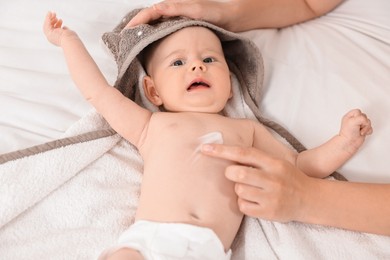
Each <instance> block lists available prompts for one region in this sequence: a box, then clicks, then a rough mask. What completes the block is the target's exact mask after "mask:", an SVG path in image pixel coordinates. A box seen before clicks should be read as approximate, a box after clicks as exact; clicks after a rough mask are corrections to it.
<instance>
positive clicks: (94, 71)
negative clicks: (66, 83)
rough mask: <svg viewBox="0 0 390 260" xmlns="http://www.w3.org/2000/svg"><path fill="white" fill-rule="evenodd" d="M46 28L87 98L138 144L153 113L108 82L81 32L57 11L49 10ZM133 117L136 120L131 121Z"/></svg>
mask: <svg viewBox="0 0 390 260" xmlns="http://www.w3.org/2000/svg"><path fill="white" fill-rule="evenodd" d="M43 29H44V33H45V35H46V37H47V39H48V40H49V42H51V43H52V44H54V45H56V46H59V47H61V48H62V50H63V52H64V56H65V59H66V62H67V65H68V69H69V72H70V74H71V77H72V79H73V81H74V82H75V84H76V86H77V87H78V88H79V90H80V91H81V93H82V94H83V96H84V97H85V99H87V100H88V101H89V102H90V103H91V104H92V105H93V106H94V107H95V108H96V110H97V111H98V112H99V113H100V114H101V115H102V116H103V117H104V118H105V119H106V120H107V121H108V123H109V124H110V125H111V127H112V128H114V129H115V130H116V131H117V132H118V133H119V134H120V135H122V136H123V137H124V138H126V139H128V140H129V141H130V142H131V143H133V144H135V145H137V146H138V141H139V139H140V136H141V133H142V131H143V129H144V127H145V126H146V124H147V123H148V121H149V119H150V116H151V113H150V112H149V111H148V110H146V109H143V108H142V107H140V106H138V105H137V104H135V103H134V102H133V101H131V100H130V99H128V98H126V97H125V96H123V95H122V93H120V91H118V90H117V89H115V88H114V87H112V86H110V85H109V84H108V82H107V80H106V79H105V78H104V76H103V74H102V73H101V71H100V70H99V68H98V66H97V65H96V63H95V62H94V60H93V59H92V57H91V56H90V54H89V53H88V51H87V50H86V48H85V46H84V44H83V43H82V42H81V40H80V39H79V37H78V35H77V34H76V33H75V32H73V31H71V30H69V29H68V28H66V27H62V20H61V19H58V18H57V17H56V15H55V14H54V13H51V12H49V13H48V14H47V16H46V19H45V23H44V27H43ZM130 120H131V121H133V122H134V123H132V124H129V121H130ZM130 127H131V128H130Z"/></svg>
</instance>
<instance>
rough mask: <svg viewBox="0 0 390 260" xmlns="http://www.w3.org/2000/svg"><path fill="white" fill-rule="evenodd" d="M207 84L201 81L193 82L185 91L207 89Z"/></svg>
mask: <svg viewBox="0 0 390 260" xmlns="http://www.w3.org/2000/svg"><path fill="white" fill-rule="evenodd" d="M209 87H210V86H209V84H207V83H205V82H203V81H196V82H193V83H192V84H191V85H190V86H189V87H188V88H187V91H191V90H194V89H199V88H209Z"/></svg>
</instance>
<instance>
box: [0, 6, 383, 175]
mask: <svg viewBox="0 0 390 260" xmlns="http://www.w3.org/2000/svg"><path fill="white" fill-rule="evenodd" d="M152 2H155V1H131V0H128V1H120V0H106V1H102V0H100V1H75V0H70V1H59V0H40V1H39V2H37V1H34V2H31V1H28V0H15V1H6V2H4V3H2V8H1V9H0V79H1V81H0V82H1V83H0V110H1V114H0V153H6V152H11V151H15V150H18V149H22V148H26V147H30V146H32V145H36V144H41V143H44V142H47V141H50V140H53V139H57V138H60V137H61V136H62V135H63V134H64V133H65V131H66V130H67V129H68V128H69V127H70V126H71V125H72V124H74V123H75V122H76V121H77V120H78V119H80V118H81V117H82V116H84V115H85V114H86V113H87V112H88V111H89V110H91V107H90V105H89V104H87V103H86V101H84V100H83V98H82V97H81V95H80V94H79V92H78V90H77V89H76V88H75V86H74V85H73V83H72V82H71V80H70V77H69V75H68V72H67V69H66V65H65V62H64V60H63V57H62V54H61V50H60V49H58V48H56V47H54V46H52V45H51V44H49V43H48V42H47V41H46V39H45V37H44V35H43V33H42V29H41V28H42V22H43V19H44V16H45V14H46V12H47V11H49V10H53V11H56V12H57V13H58V15H59V16H60V17H62V18H63V19H64V20H65V23H66V24H67V26H69V27H70V28H72V29H74V30H76V31H77V32H78V33H79V35H80V37H81V38H82V39H83V41H84V43H85V44H86V46H87V48H88V49H89V50H90V52H91V54H92V56H93V57H94V58H95V60H96V61H97V63H98V65H99V67H100V68H101V69H102V71H103V72H104V74H105V75H106V76H107V78H108V79H109V81H110V82H113V81H114V80H115V76H116V66H115V64H114V61H113V58H112V57H111V56H110V54H109V53H108V52H107V51H106V50H105V48H104V46H103V44H102V42H101V40H100V36H101V35H102V34H103V33H104V32H106V31H110V30H111V29H112V28H113V27H114V26H115V25H116V24H117V23H118V21H119V19H120V17H122V16H123V15H124V14H125V13H127V12H128V11H129V10H131V9H133V8H135V7H140V6H142V5H148V4H150V3H152ZM389 10H390V2H389V1H387V0H375V1H370V2H369V3H368V1H364V0H347V1H345V2H344V3H343V4H342V5H341V6H340V7H338V8H337V9H336V10H334V11H333V12H331V13H329V14H327V15H325V16H323V17H321V18H319V19H315V20H312V21H310V22H307V23H304V24H299V25H295V26H291V27H288V28H285V29H282V30H274V29H268V30H256V31H251V32H246V33H245V35H247V36H248V37H250V38H252V39H253V40H254V41H255V43H256V44H257V45H258V46H259V47H260V49H261V51H262V54H263V56H264V61H265V70H266V71H265V82H264V90H263V95H264V97H263V100H262V103H261V108H262V111H263V113H264V114H265V115H266V117H269V118H270V119H273V120H275V121H277V122H279V123H280V124H282V125H284V126H285V127H286V128H287V129H289V130H290V131H291V132H292V133H293V134H294V135H295V136H296V137H297V138H298V139H299V140H300V141H301V142H302V143H304V145H306V146H307V147H313V146H316V145H318V144H320V143H322V142H324V141H325V140H327V139H328V138H330V137H331V136H332V135H334V134H336V133H337V132H338V129H339V126H340V120H341V117H342V115H343V114H344V113H346V112H347V111H348V110H350V109H352V108H361V109H362V110H363V111H364V112H365V113H367V114H368V115H369V117H370V118H371V120H372V124H373V127H374V134H373V135H372V136H370V137H369V138H368V139H367V141H366V143H365V145H364V146H363V147H362V149H361V150H360V151H359V153H358V154H357V155H356V156H355V157H353V159H351V160H350V161H349V162H348V163H347V164H346V165H345V166H343V167H342V169H341V170H340V172H341V173H343V174H344V175H345V176H346V177H347V178H348V179H350V180H355V181H372V182H389V181H390V173H389V169H390V162H389V160H388V155H387V150H388V148H389V147H390V135H389V133H390V123H389V120H388V118H389V114H390V102H389V101H388V100H390V88H389V83H390V54H389V53H390V11H389Z"/></svg>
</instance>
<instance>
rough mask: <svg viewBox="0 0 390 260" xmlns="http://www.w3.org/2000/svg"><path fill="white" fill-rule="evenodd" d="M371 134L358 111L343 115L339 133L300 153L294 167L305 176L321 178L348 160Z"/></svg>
mask: <svg viewBox="0 0 390 260" xmlns="http://www.w3.org/2000/svg"><path fill="white" fill-rule="evenodd" d="M370 134H372V127H371V122H370V120H369V119H368V118H367V116H366V115H365V114H364V113H362V112H361V111H360V110H359V109H354V110H351V111H349V112H348V113H347V114H346V115H344V117H343V119H342V123H341V129H340V133H339V134H338V135H336V136H334V137H333V138H332V139H330V140H329V141H328V142H326V143H324V144H323V145H321V146H319V147H316V148H313V149H310V150H307V151H304V152H301V153H300V154H298V156H297V159H296V165H297V166H298V167H299V168H300V169H301V170H302V171H303V172H305V173H306V174H308V175H310V176H313V177H319V178H323V177H326V176H328V175H329V174H331V173H333V172H334V171H335V170H337V169H338V168H339V167H341V166H342V165H343V164H344V163H345V162H346V161H347V160H348V159H350V158H351V157H352V156H353V155H354V154H355V153H356V152H357V150H358V149H359V148H360V146H361V145H362V144H363V142H364V140H365V138H366V136H367V135H370Z"/></svg>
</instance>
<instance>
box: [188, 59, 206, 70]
mask: <svg viewBox="0 0 390 260" xmlns="http://www.w3.org/2000/svg"><path fill="white" fill-rule="evenodd" d="M191 70H192V71H196V70H201V71H206V66H205V65H204V64H203V62H200V61H196V62H194V64H192V66H191Z"/></svg>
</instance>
